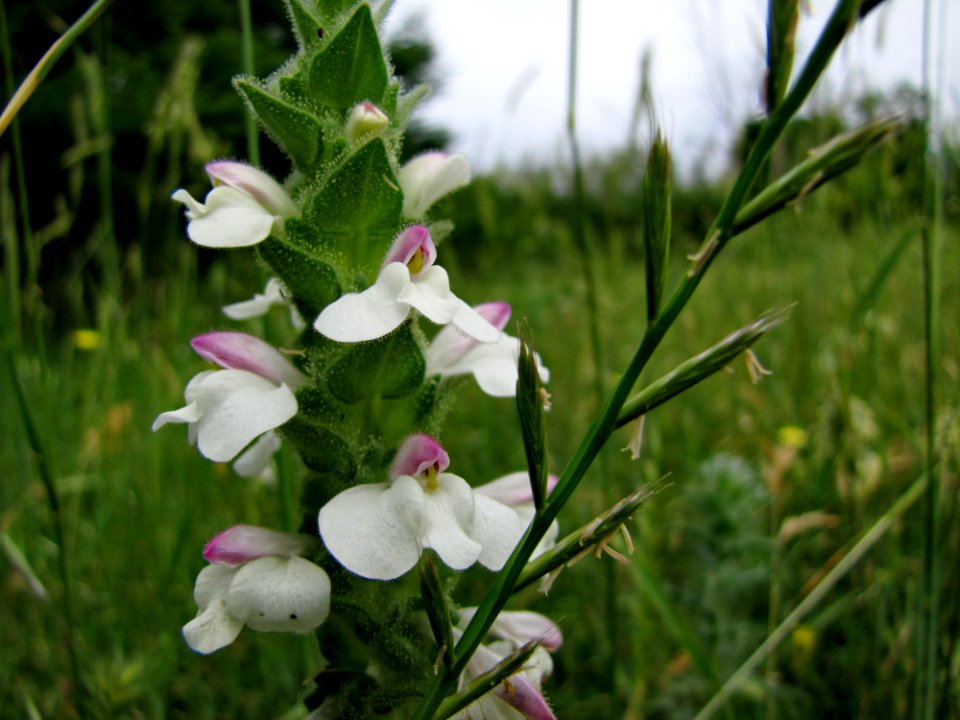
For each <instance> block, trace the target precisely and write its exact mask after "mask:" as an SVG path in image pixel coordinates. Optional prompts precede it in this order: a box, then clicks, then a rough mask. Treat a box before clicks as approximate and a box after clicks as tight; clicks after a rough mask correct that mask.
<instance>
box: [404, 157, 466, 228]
mask: <svg viewBox="0 0 960 720" xmlns="http://www.w3.org/2000/svg"><path fill="white" fill-rule="evenodd" d="M397 180H398V181H399V182H400V187H401V188H402V190H403V214H404V215H405V216H407V217H410V218H419V217H421V216H423V214H424V213H425V212H426V211H427V210H428V209H429V208H430V206H431V205H433V204H434V203H435V202H436V201H437V200H439V199H440V198H441V197H443V196H444V195H446V194H447V193H450V192H453V191H454V190H456V189H457V188H460V187H463V186H464V185H466V184H467V183H468V182H470V165H469V164H468V163H467V161H466V158H464V157H463V155H447V154H446V153H441V152H430V153H424V154H423V155H419V156H417V157H415V158H413V159H412V160H410V161H409V162H408V163H407V164H406V165H404V166H403V167H402V168H400V173H399V175H398V177H397Z"/></svg>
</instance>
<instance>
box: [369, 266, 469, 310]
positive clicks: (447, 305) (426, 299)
mask: <svg viewBox="0 0 960 720" xmlns="http://www.w3.org/2000/svg"><path fill="white" fill-rule="evenodd" d="M394 264H396V263H394ZM387 267H388V268H389V267H391V266H390V265H388V266H387ZM404 267H406V266H404ZM397 300H399V301H400V302H402V303H406V304H407V305H409V306H410V307H412V308H415V309H416V310H418V311H419V312H420V314H421V315H423V316H424V317H426V318H427V319H428V320H430V321H432V322H435V323H437V324H438V325H446V324H447V323H448V322H450V321H451V320H452V319H453V316H454V315H455V314H456V312H457V310H458V304H459V302H460V300H459V298H457V296H456V295H454V294H453V293H452V292H450V278H449V276H448V275H447V271H446V270H444V269H443V268H442V267H440V266H438V265H434V266H432V267H429V268H427V269H425V270H423V271H422V272H421V273H420V275H419V276H418V277H417V281H416V282H410V284H408V285H406V286H404V287H403V288H401V290H400V292H399V293H398V295H397Z"/></svg>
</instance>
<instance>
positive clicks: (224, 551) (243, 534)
mask: <svg viewBox="0 0 960 720" xmlns="http://www.w3.org/2000/svg"><path fill="white" fill-rule="evenodd" d="M312 541H314V538H312V537H308V536H307V535H293V534H291V533H283V532H277V531H276V530H270V529H268V528H262V527H257V526H256V525H234V526H233V527H232V528H230V529H229V530H224V531H223V532H222V533H220V534H219V535H216V536H214V537H213V539H212V540H210V542H208V543H207V545H206V547H204V549H203V558H204V559H205V560H206V561H207V562H209V563H219V564H221V565H240V564H242V563H245V562H250V561H251V560H256V559H258V558H262V557H266V556H267V555H278V556H280V557H290V556H292V555H302V554H303V553H304V552H306V551H307V550H308V549H309V548H310V545H311V542H312Z"/></svg>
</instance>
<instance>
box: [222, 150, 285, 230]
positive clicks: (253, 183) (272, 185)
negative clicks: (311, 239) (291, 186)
mask: <svg viewBox="0 0 960 720" xmlns="http://www.w3.org/2000/svg"><path fill="white" fill-rule="evenodd" d="M206 171H207V175H209V176H210V180H211V181H219V182H220V183H223V184H224V185H228V186H230V187H234V188H236V189H238V190H241V191H243V192H245V193H247V194H248V195H250V196H251V197H252V198H253V199H254V200H256V202H257V203H258V204H259V205H261V206H262V207H264V208H265V209H266V210H269V211H270V213H271V214H273V215H280V216H281V217H290V216H291V215H296V214H297V213H298V212H299V210H298V208H297V205H296V203H294V202H293V200H291V199H290V196H289V195H287V191H286V190H284V189H283V187H282V186H281V185H280V183H278V182H277V181H276V180H274V179H273V178H272V177H271V176H270V175H268V174H267V173H265V172H263V170H259V169H257V168H255V167H254V166H253V165H248V164H247V163H239V162H230V161H220V162H212V163H207V166H206ZM214 184H217V183H216V182H214Z"/></svg>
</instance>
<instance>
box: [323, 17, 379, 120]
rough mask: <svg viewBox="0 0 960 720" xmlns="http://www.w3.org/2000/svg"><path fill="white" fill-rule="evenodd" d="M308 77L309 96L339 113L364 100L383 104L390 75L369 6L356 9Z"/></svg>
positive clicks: (325, 49) (324, 50)
mask: <svg viewBox="0 0 960 720" xmlns="http://www.w3.org/2000/svg"><path fill="white" fill-rule="evenodd" d="M324 42H326V40H325V41H324ZM308 73H309V74H308V76H307V85H308V87H309V89H310V94H311V96H312V97H313V98H314V99H315V100H316V101H318V102H320V103H323V104H325V105H330V106H333V107H335V108H339V109H340V110H346V109H348V108H351V107H353V106H354V105H356V104H357V103H359V102H363V101H364V100H369V101H370V102H372V103H374V104H379V103H380V100H381V98H382V97H383V92H384V90H386V88H387V80H388V78H389V73H388V72H387V63H386V61H385V60H384V58H383V48H382V47H381V46H380V38H379V37H378V35H377V28H376V26H375V25H374V22H373V17H372V16H371V15H370V7H369V6H368V5H361V6H360V7H359V8H357V11H356V12H355V13H354V14H353V17H351V18H350V20H349V22H347V24H346V25H345V26H344V27H343V29H342V30H341V31H340V32H339V33H337V35H336V36H335V37H333V38H331V39H330V41H329V44H328V45H327V46H326V47H325V48H324V49H323V50H321V51H320V52H319V53H317V55H316V56H315V57H314V58H313V60H312V61H311V63H310V68H309V70H308Z"/></svg>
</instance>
